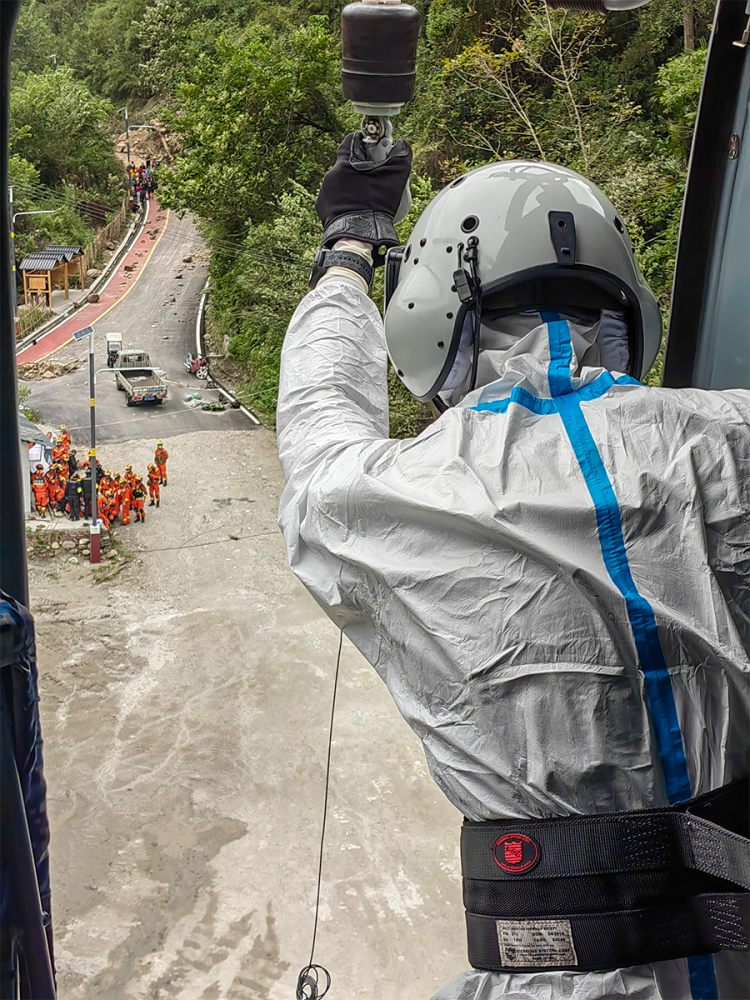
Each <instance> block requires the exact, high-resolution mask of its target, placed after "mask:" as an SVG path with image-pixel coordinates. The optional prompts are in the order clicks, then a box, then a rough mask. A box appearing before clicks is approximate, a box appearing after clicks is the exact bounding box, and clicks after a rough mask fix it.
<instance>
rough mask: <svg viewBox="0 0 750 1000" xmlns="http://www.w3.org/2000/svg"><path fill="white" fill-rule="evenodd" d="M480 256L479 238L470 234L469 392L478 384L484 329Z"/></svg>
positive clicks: (466, 258)
mask: <svg viewBox="0 0 750 1000" xmlns="http://www.w3.org/2000/svg"><path fill="white" fill-rule="evenodd" d="M462 251H463V244H462V243H459V245H458V259H459V264H460V263H461V260H462ZM478 256H479V239H478V237H476V236H470V237H469V240H468V242H467V247H466V252H465V253H463V261H464V262H465V263H468V265H469V267H470V268H471V283H472V290H473V292H474V303H473V307H472V310H471V327H472V338H471V380H470V382H469V390H468V391H469V392H473V391H474V389H475V388H476V385H477V370H478V368H479V337H480V334H481V331H482V294H481V282H480V281H479V274H478V271H477V258H478Z"/></svg>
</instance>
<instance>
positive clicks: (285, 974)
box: [30, 414, 466, 1000]
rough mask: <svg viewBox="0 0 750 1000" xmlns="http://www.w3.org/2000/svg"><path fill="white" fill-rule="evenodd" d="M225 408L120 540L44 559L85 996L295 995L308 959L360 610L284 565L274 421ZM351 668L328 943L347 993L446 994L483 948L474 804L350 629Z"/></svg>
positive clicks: (66, 934) (325, 890) (325, 914)
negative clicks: (438, 778) (254, 423)
mask: <svg viewBox="0 0 750 1000" xmlns="http://www.w3.org/2000/svg"><path fill="white" fill-rule="evenodd" d="M216 420H217V427H216V430H204V431H202V432H192V433H183V434H182V435H181V436H180V437H179V438H176V439H175V440H174V441H173V442H170V440H169V439H168V438H165V444H166V446H167V450H168V451H169V452H170V456H171V457H170V460H169V476H170V481H169V486H167V487H166V488H165V489H163V491H162V505H161V508H160V509H159V510H156V509H155V508H154V507H146V512H147V513H146V523H145V524H143V525H141V524H136V523H131V524H130V525H129V526H128V527H119V528H118V529H117V530H116V538H117V541H118V544H119V545H120V546H121V552H122V553H123V555H122V556H121V558H120V559H118V560H117V561H113V562H111V563H107V564H106V565H104V564H103V566H102V567H101V568H100V569H94V568H92V567H90V566H89V565H87V564H79V565H74V564H71V563H68V562H66V561H64V560H45V561H42V560H39V561H35V562H32V564H31V567H30V578H31V579H30V586H31V595H32V597H31V605H32V611H33V612H34V614H35V618H36V624H37V641H38V650H39V661H40V686H41V698H42V701H41V708H42V721H43V731H44V737H45V756H46V773H47V780H48V784H49V809H50V816H51V824H52V831H53V833H52V847H51V863H52V879H53V894H54V895H53V915H54V922H55V928H56V952H57V967H58V978H59V984H60V996H61V998H63V1000H73V998H97V1000H101V998H117V1000H119V998H125V997H137V998H141V997H142V998H167V997H175V998H178V997H179V998H185V1000H194V998H198V997H201V998H225V997H226V998H240V997H243V998H269V1000H276V998H279V1000H281V998H285V1000H288V998H290V997H292V996H293V995H294V986H295V983H296V977H297V973H298V971H299V969H300V968H301V967H302V966H303V965H304V964H305V963H306V962H307V960H308V958H309V949H310V939H311V934H312V918H313V912H314V901H315V879H316V875H317V858H318V847H319V838H320V819H321V810H322V802H323V781H324V766H325V753H326V740H327V729H328V722H329V715H330V704H331V694H332V683H333V675H334V668H335V655H336V650H337V646H338V633H337V632H336V630H335V628H334V627H333V625H331V623H330V622H329V621H328V619H327V618H325V616H323V615H322V613H321V612H320V610H319V608H318V607H317V605H316V604H315V602H314V601H313V600H312V599H311V598H310V597H309V595H308V594H307V593H306V592H305V591H304V589H303V588H302V587H301V586H300V585H299V584H298V583H297V582H296V580H295V579H294V577H293V576H292V574H291V572H290V571H289V569H288V567H287V565H286V557H285V553H284V549H283V544H282V539H281V536H280V534H279V532H278V529H277V527H276V510H277V505H278V500H279V496H280V493H281V490H282V488H283V480H282V476H281V471H280V468H279V464H278V458H277V454H276V442H275V437H274V435H273V433H272V432H270V431H268V430H266V429H261V430H256V431H249V430H248V431H237V430H226V429H222V427H221V420H222V414H217V415H216ZM153 445H154V442H153V440H148V441H142V440H133V441H130V442H119V443H111V444H105V445H103V446H102V447H101V448H100V449H99V451H100V456H101V459H102V462H103V464H104V466H105V467H108V468H112V469H115V468H119V469H121V470H122V468H123V467H124V465H125V463H126V462H128V461H130V462H132V463H133V465H134V467H135V468H136V469H137V470H138V469H140V470H141V471H143V470H145V465H146V463H147V462H148V461H150V460H151V456H152V454H153V450H152V449H153ZM341 671H342V672H341V679H340V687H339V701H338V707H337V718H336V729H335V742H334V749H333V762H332V777H331V782H332V785H331V807H330V809H329V830H328V836H327V840H326V852H325V863H324V870H323V887H322V894H321V924H320V927H319V930H318V944H317V948H316V960H317V961H319V962H320V963H322V964H323V965H325V966H326V967H327V968H328V969H329V971H330V972H331V974H332V976H333V986H332V988H331V991H330V993H329V995H328V996H329V998H330V1000H355V998H360V997H361V998H365V997H367V998H370V997H372V998H375V997H378V998H380V1000H395V998H404V997H409V998H418V997H425V998H426V997H429V996H430V994H431V993H432V992H433V990H435V989H436V988H437V987H438V986H439V985H441V984H442V983H444V982H445V981H447V980H448V979H449V978H450V977H451V976H452V975H454V974H455V973H456V972H457V971H459V970H460V969H461V968H464V967H465V964H466V959H465V944H464V933H465V932H464V927H463V913H462V907H461V892H460V879H459V865H458V836H459V828H460V819H461V818H460V816H459V815H458V814H457V813H456V812H455V811H454V810H453V808H452V807H451V806H450V805H449V804H448V803H447V802H446V801H445V800H444V799H443V798H442V797H441V796H440V795H439V792H438V791H437V789H436V788H435V786H434V785H433V784H432V782H431V779H430V778H429V776H428V774H427V770H426V766H425V763H424V758H423V755H422V752H421V748H420V746H419V743H418V741H417V740H416V738H415V737H414V736H413V734H412V733H411V732H410V730H409V729H408V727H407V726H406V724H405V723H404V722H403V720H402V719H401V718H400V716H399V715H398V713H397V712H396V709H395V708H394V706H393V704H392V702H391V700H390V697H389V695H388V693H387V691H386V690H385V688H384V686H383V685H382V684H381V682H380V681H379V680H378V678H377V677H376V675H375V674H374V671H372V670H371V668H370V667H369V666H368V665H367V664H366V663H365V662H364V660H363V659H362V658H361V657H360V656H359V654H358V653H357V652H356V650H354V648H353V647H352V646H351V645H350V644H348V643H347V642H346V641H345V643H344V652H343V658H342V668H341Z"/></svg>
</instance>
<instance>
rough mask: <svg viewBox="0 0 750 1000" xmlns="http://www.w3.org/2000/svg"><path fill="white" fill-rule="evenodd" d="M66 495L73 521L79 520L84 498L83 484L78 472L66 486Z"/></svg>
mask: <svg viewBox="0 0 750 1000" xmlns="http://www.w3.org/2000/svg"><path fill="white" fill-rule="evenodd" d="M65 497H66V499H67V502H68V503H67V506H68V510H69V512H70V513H69V517H70V520H71V521H78V520H79V518H80V516H81V501H82V500H83V485H82V483H81V480H80V477H79V475H78V473H76V474H75V475H74V476H71V478H70V479H69V480H68V484H67V486H66V487H65Z"/></svg>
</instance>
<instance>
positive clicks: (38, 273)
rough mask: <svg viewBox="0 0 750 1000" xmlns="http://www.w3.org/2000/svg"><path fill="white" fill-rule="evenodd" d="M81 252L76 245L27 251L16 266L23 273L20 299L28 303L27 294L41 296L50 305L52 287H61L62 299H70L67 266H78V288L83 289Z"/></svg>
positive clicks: (68, 269) (69, 267)
mask: <svg viewBox="0 0 750 1000" xmlns="http://www.w3.org/2000/svg"><path fill="white" fill-rule="evenodd" d="M83 261H84V255H83V251H82V249H81V247H80V246H50V247H47V249H46V250H40V251H38V252H37V253H32V254H29V256H28V257H24V259H23V260H22V261H21V263H20V264H19V265H18V270H19V271H20V272H21V274H22V275H23V300H24V303H25V304H26V305H28V304H29V296H30V295H36V296H44V298H45V299H46V301H47V305H49V306H50V308H51V307H52V290H53V289H54V288H64V289H65V298H66V299H68V298H70V269H71V267H72V268H77V269H78V280H79V282H80V286H81V289H83V288H85V287H86V285H85V273H84V270H83Z"/></svg>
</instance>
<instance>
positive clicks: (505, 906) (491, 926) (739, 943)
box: [461, 778, 750, 972]
mask: <svg viewBox="0 0 750 1000" xmlns="http://www.w3.org/2000/svg"><path fill="white" fill-rule="evenodd" d="M748 836H750V781H748V779H747V778H744V779H742V780H740V781H735V782H732V784H729V785H724V787H722V788H719V789H717V790H716V791H713V792H709V793H708V794H706V795H701V796H699V797H698V798H695V799H691V800H690V802H684V803H681V804H680V805H677V806H673V807H672V808H668V809H648V810H643V811H637V812H624V813H607V814H603V815H595V816H564V817H557V818H555V819H542V820H526V819H522V820H493V821H491V822H488V823H472V822H470V821H469V820H465V821H464V825H463V829H462V831H461V865H462V869H463V877H464V906H465V907H466V925H467V930H468V937H469V961H470V962H471V964H472V965H473V966H474V968H476V969H489V970H492V971H498V972H506V971H507V972H518V971H529V972H533V971H536V970H539V969H542V968H544V969H570V970H572V971H578V972H587V971H593V970H605V969H616V968H626V967H628V966H631V965H641V964H643V963H645V962H659V961H663V960H665V959H670V958H687V957H689V956H691V955H705V954H710V953H712V952H716V951H724V950H726V951H747V950H749V949H750V892H748V890H750V840H749V839H748ZM743 890H744V891H743Z"/></svg>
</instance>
